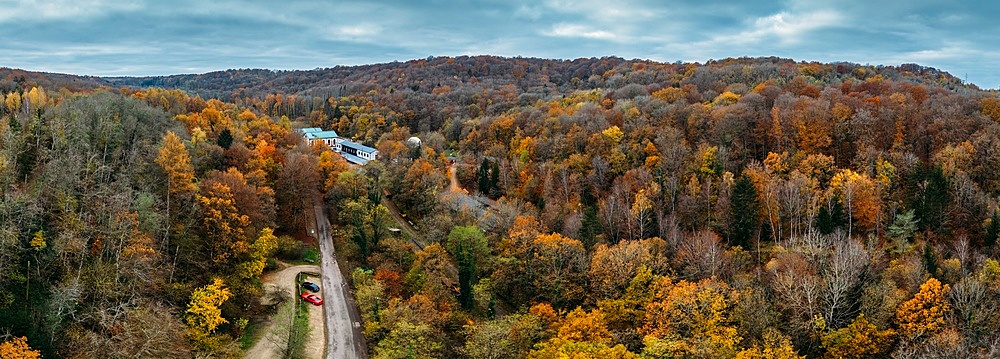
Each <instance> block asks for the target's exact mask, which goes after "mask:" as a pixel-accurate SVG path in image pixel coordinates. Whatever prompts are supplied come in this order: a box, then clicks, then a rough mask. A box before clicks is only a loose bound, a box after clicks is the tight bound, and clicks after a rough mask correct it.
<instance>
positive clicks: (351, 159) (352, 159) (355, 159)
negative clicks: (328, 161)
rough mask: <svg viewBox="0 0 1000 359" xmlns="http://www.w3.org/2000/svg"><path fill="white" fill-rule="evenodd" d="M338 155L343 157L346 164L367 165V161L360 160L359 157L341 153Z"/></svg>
mask: <svg viewBox="0 0 1000 359" xmlns="http://www.w3.org/2000/svg"><path fill="white" fill-rule="evenodd" d="M340 155H341V156H344V159H345V160H347V162H350V163H355V164H359V165H362V166H364V165H365V164H366V163H368V160H366V159H364V158H361V157H358V156H355V155H352V154H350V153H346V152H341V153H340Z"/></svg>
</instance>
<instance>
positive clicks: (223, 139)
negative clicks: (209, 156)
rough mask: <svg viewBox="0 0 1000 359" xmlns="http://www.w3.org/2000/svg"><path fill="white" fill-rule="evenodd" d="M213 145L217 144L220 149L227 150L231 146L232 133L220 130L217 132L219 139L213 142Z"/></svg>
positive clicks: (227, 130)
mask: <svg viewBox="0 0 1000 359" xmlns="http://www.w3.org/2000/svg"><path fill="white" fill-rule="evenodd" d="M215 143H216V144H218V145H219V147H222V148H224V149H227V150H228V149H229V146H232V145H233V133H232V131H229V129H228V128H224V129H222V132H219V138H218V139H217V140H216V141H215Z"/></svg>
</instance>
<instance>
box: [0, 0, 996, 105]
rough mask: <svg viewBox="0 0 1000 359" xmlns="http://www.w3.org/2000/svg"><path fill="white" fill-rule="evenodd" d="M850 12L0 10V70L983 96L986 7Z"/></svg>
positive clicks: (990, 36) (174, 4) (487, 5)
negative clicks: (436, 62)
mask: <svg viewBox="0 0 1000 359" xmlns="http://www.w3.org/2000/svg"><path fill="white" fill-rule="evenodd" d="M875 5H876V4H874V3H872V2H870V1H860V0H851V1H846V2H838V3H829V4H825V3H817V2H815V1H806V0H787V1H764V0H749V1H730V0H711V1H703V2H697V3H694V2H688V1H679V0H667V1H658V0H622V1H615V2H611V1H604V0H579V1H577V0H572V1H571V0H540V1H536V0H507V1H501V0H480V1H474V0H467V1H443V0H425V1H407V0H394V1H357V0H347V1H337V2H332V1H320V0H289V1H285V2H282V3H281V4H280V5H279V4H277V3H273V2H270V1H263V0H253V1H236V0H217V1H211V2H203V1H195V0H182V1H170V2H164V1H151V0H136V1H130V2H121V1H110V0H98V1H88V2H74V1H67V0H55V1H48V2H44V3H43V2H39V1H32V0H23V1H11V0H0V8H3V9H4V11H3V12H2V13H0V37H2V38H3V39H4V41H3V42H2V43H0V66H8V67H18V68H24V69H30V70H40V71H57V72H67V73H76V74H88V75H159V74H173V73H192V72H206V71H213V70H223V69H227V68H247V67H260V68H271V69H312V68H317V67H330V66H336V65H354V64H365V63H375V62H387V61H404V60H409V59H413V58H422V57H426V56H428V55H478V54H495V55H502V56H532V57H544V58H578V57H601V56H610V55H615V56H622V57H626V58H648V59H653V60H659V61H667V62H673V61H677V60H682V61H699V62H703V61H705V60H708V59H712V58H714V59H719V58H725V57H734V56H771V55H775V56H782V57H791V58H795V59H797V60H806V61H812V60H815V61H851V62H859V63H871V64H880V63H881V64H890V65H896V64H900V63H905V62H916V63H920V64H922V65H927V66H934V67H937V68H939V69H942V70H946V71H949V72H952V73H953V74H955V75H956V76H960V77H964V76H965V75H966V74H968V79H969V80H970V81H972V82H974V83H976V84H978V85H980V86H982V87H990V88H993V87H998V85H1000V75H997V74H994V73H993V71H992V69H991V67H992V64H994V63H997V61H998V60H1000V49H998V48H997V47H998V46H1000V41H998V40H1000V38H998V37H1000V35H998V31H996V30H997V24H996V22H995V20H994V18H995V16H993V15H995V14H998V13H1000V4H994V3H978V4H970V3H963V2H959V3H956V4H953V3H951V2H942V1H935V0H914V1H906V2H903V1H898V2H888V3H884V4H883V3H879V4H877V6H875Z"/></svg>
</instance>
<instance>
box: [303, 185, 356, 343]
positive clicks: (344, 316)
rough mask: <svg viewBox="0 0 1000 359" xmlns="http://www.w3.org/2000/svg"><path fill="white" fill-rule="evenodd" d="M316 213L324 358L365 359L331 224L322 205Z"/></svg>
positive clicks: (352, 299)
mask: <svg viewBox="0 0 1000 359" xmlns="http://www.w3.org/2000/svg"><path fill="white" fill-rule="evenodd" d="M314 210H315V212H316V238H317V239H318V242H319V251H320V255H321V256H322V259H321V261H320V262H321V263H322V272H323V283H322V284H321V285H322V286H323V288H322V289H323V290H322V292H323V308H324V310H325V313H326V357H327V358H333V359H348V358H368V352H367V351H366V350H365V342H364V340H365V337H364V335H362V334H361V316H360V314H359V313H358V307H357V305H355V304H354V297H353V296H351V293H350V292H349V287H348V286H347V283H346V282H345V279H344V276H343V275H341V273H340V267H339V266H338V265H337V254H336V253H335V252H334V249H333V238H332V237H331V236H330V221H329V220H328V219H327V217H326V210H325V208H324V206H323V205H322V204H317V205H316V206H315V207H314Z"/></svg>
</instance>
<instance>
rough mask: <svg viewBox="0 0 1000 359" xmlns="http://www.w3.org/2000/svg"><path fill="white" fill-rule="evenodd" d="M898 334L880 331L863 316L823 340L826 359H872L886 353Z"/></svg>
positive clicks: (824, 336) (829, 333)
mask: <svg viewBox="0 0 1000 359" xmlns="http://www.w3.org/2000/svg"><path fill="white" fill-rule="evenodd" d="M895 335H896V333H895V332H894V331H893V330H892V329H886V330H878V328H877V327H875V325H874V324H871V323H869V322H868V319H865V315H864V314H861V315H859V316H858V317H857V318H855V319H854V322H853V323H851V325H848V326H847V327H846V328H841V329H837V330H833V331H830V332H828V333H826V334H824V335H823V337H822V338H821V340H822V343H823V347H824V348H826V356H825V357H826V358H832V359H847V358H871V357H873V356H875V355H878V354H880V353H884V352H886V351H887V350H888V349H889V347H890V346H891V345H892V339H893V337H894V336H895Z"/></svg>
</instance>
